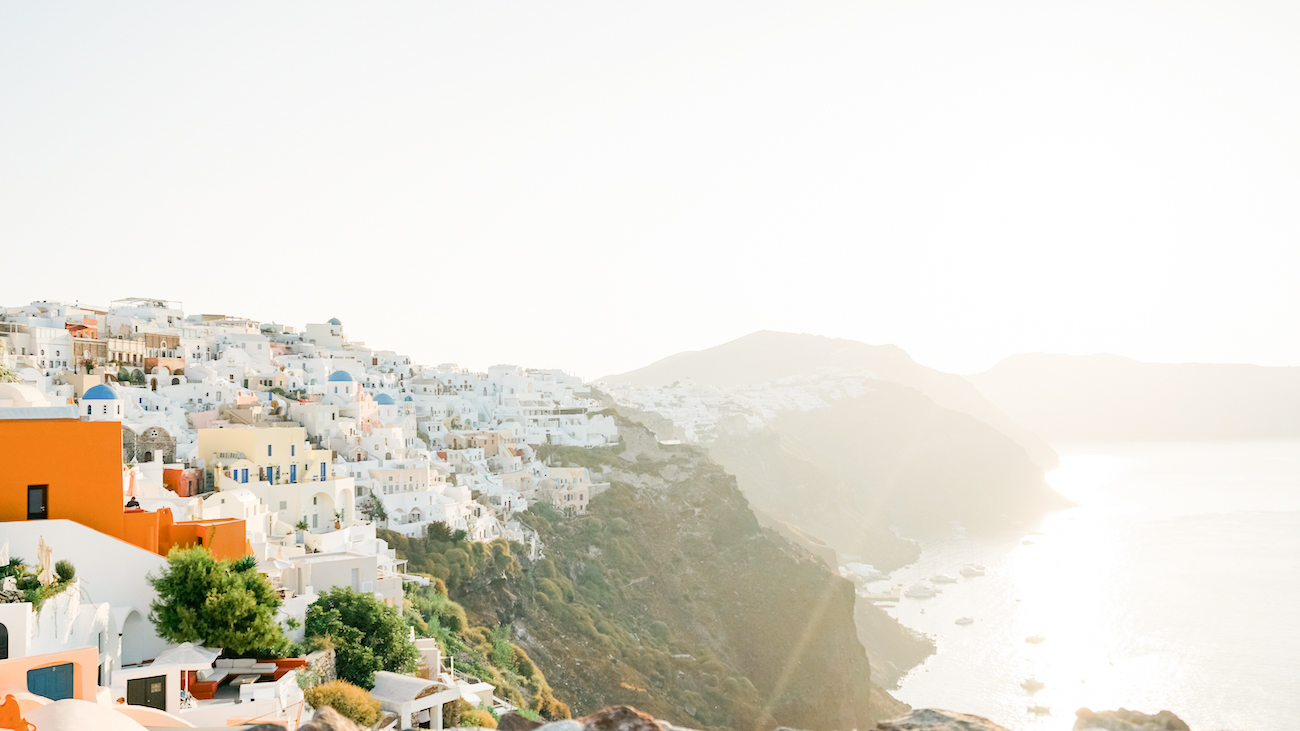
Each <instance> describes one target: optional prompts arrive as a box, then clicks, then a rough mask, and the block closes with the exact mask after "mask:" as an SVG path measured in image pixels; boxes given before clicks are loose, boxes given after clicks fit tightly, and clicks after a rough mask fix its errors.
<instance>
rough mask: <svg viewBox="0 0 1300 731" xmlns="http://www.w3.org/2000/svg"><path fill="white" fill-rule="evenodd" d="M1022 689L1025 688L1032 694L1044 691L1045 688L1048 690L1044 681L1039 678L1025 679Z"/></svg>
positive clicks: (1021, 685)
mask: <svg viewBox="0 0 1300 731" xmlns="http://www.w3.org/2000/svg"><path fill="white" fill-rule="evenodd" d="M1020 687H1021V688H1024V689H1025V690H1027V691H1029V692H1030V693H1034V692H1037V691H1040V690H1042V689H1043V688H1046V687H1047V685H1046V684H1044V683H1043V681H1041V680H1039V679H1038V678H1025V682H1023V683H1021V684H1020Z"/></svg>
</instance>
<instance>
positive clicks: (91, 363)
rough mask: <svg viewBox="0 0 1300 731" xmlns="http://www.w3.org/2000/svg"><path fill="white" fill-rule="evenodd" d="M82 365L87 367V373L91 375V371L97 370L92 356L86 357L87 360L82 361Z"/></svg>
mask: <svg viewBox="0 0 1300 731" xmlns="http://www.w3.org/2000/svg"><path fill="white" fill-rule="evenodd" d="M81 367H82V368H85V369H86V375H90V374H91V373H94V372H95V361H93V360H91V359H90V358H86V359H85V360H83V361H81Z"/></svg>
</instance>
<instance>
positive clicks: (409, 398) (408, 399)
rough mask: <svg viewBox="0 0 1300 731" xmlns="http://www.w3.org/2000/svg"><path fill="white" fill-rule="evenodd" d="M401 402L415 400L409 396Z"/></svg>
mask: <svg viewBox="0 0 1300 731" xmlns="http://www.w3.org/2000/svg"><path fill="white" fill-rule="evenodd" d="M402 400H403V401H414V400H415V399H413V398H411V397H410V396H407V397H406V398H404V399H402Z"/></svg>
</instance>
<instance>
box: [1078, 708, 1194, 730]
mask: <svg viewBox="0 0 1300 731" xmlns="http://www.w3.org/2000/svg"><path fill="white" fill-rule="evenodd" d="M1075 715H1076V716H1078V717H1079V720H1077V721H1075V722H1074V731H1191V729H1189V728H1188V727H1187V724H1186V723H1184V722H1183V720H1182V719H1181V718H1179V717H1178V716H1175V715H1174V714H1173V713H1172V712H1170V711H1161V712H1159V713H1157V714H1155V715H1154V716H1152V715H1148V714H1146V713H1141V712H1138V711H1130V710H1127V709H1124V708H1121V709H1119V710H1118V711H1096V712H1094V711H1092V710H1090V709H1087V708H1080V709H1079V710H1078V711H1077V712H1076V713H1075Z"/></svg>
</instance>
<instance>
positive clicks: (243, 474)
mask: <svg viewBox="0 0 1300 731" xmlns="http://www.w3.org/2000/svg"><path fill="white" fill-rule="evenodd" d="M239 481H240V482H248V468H247V467H245V468H244V470H243V472H241V473H240V475H239Z"/></svg>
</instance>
